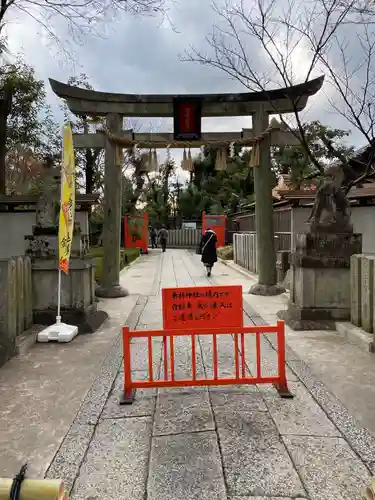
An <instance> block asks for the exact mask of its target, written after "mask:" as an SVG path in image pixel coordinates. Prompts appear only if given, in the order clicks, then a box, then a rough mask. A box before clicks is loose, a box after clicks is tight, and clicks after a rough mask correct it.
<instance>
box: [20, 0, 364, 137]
mask: <svg viewBox="0 0 375 500" xmlns="http://www.w3.org/2000/svg"><path fill="white" fill-rule="evenodd" d="M220 1H224V0H220ZM170 18H171V21H172V23H173V25H174V26H175V27H176V30H177V32H174V31H173V30H172V28H171V26H170V25H168V23H167V22H166V23H165V24H164V25H162V26H159V25H158V22H157V20H155V19H152V18H137V17H132V16H129V15H122V16H120V17H119V18H118V19H116V21H114V22H112V23H108V24H107V27H106V30H107V33H106V38H95V37H91V38H88V39H87V41H86V43H85V44H84V45H83V46H77V47H75V53H76V56H77V60H78V64H77V65H76V68H72V67H71V66H69V65H67V64H66V63H65V64H63V65H61V64H59V62H58V60H57V58H56V57H53V56H52V54H51V51H50V50H48V49H46V48H44V47H43V45H42V44H41V43H40V38H39V37H38V35H36V34H35V27H33V24H32V22H30V20H28V21H27V22H25V23H24V24H23V27H22V29H18V28H17V30H15V31H17V33H16V38H17V40H16V41H14V43H13V45H12V48H13V49H14V48H16V47H20V46H23V47H24V53H25V55H26V57H27V61H28V62H29V63H30V64H33V65H35V67H36V69H37V73H38V75H39V76H40V77H41V78H43V79H45V80H47V78H48V77H53V78H56V79H60V80H62V81H66V80H67V78H68V77H69V76H71V75H72V74H74V72H75V73H76V74H79V73H81V72H85V73H87V74H88V76H89V77H90V79H91V81H92V84H93V85H94V87H95V88H96V89H98V90H102V91H112V92H124V93H206V92H207V93H208V92H209V93H214V92H237V91H244V90H245V89H243V88H242V87H241V85H240V84H239V83H238V82H235V81H233V80H231V79H230V78H229V77H227V76H226V75H225V74H224V73H222V72H220V71H219V70H215V69H213V68H209V67H203V66H200V65H197V64H192V63H187V62H181V61H179V59H178V55H179V54H180V53H182V52H183V51H184V49H186V48H188V47H189V45H191V44H192V45H194V46H195V47H197V48H198V49H202V50H204V49H205V48H206V47H207V44H206V42H205V37H206V35H208V34H209V32H210V31H211V27H212V24H213V22H214V21H215V20H214V18H213V11H212V9H211V2H210V1H209V0H176V2H175V4H174V5H173V6H172V7H171V10H170ZM57 28H58V30H59V33H60V34H61V38H62V39H64V38H66V37H67V36H68V35H67V33H66V32H65V28H64V26H63V25H61V26H57ZM11 29H12V27H11ZM348 33H349V31H348ZM349 34H350V33H349ZM251 50H252V57H253V58H254V64H255V63H256V64H257V65H259V64H260V63H261V60H260V59H259V54H258V53H257V52H256V50H255V48H254V47H251V45H250V46H249V51H251ZM258 67H259V66H258ZM47 89H48V85H47ZM48 91H49V89H48ZM48 95H49V102H51V103H52V104H53V106H54V109H55V110H56V112H57V113H58V116H59V119H61V118H62V117H61V114H59V112H58V106H59V104H60V102H59V100H58V99H57V98H55V97H54V96H53V95H52V93H51V92H50V91H49V93H48ZM327 109H328V105H327V104H326V100H325V98H324V95H321V96H319V98H314V99H313V100H312V102H311V105H310V106H309V111H308V114H307V117H306V118H310V119H320V120H321V121H323V122H324V123H327V122H329V123H330V124H332V125H333V126H337V127H341V128H348V124H347V123H346V122H344V121H343V120H342V118H341V117H338V116H333V115H332V114H327ZM153 123H158V124H160V123H161V124H162V127H163V129H165V130H169V131H170V130H172V121H171V120H155V121H154V120H153ZM250 126H251V120H250V119H247V118H238V119H236V118H223V119H220V120H218V119H204V122H203V130H205V131H209V130H212V131H215V130H223V131H229V130H241V128H243V127H250ZM148 127H149V121H148V120H145V121H144V126H143V128H146V129H147V128H148ZM358 140H360V139H358Z"/></svg>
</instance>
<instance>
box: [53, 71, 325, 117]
mask: <svg viewBox="0 0 375 500" xmlns="http://www.w3.org/2000/svg"><path fill="white" fill-rule="evenodd" d="M49 81H50V84H51V87H52V90H53V92H54V93H55V94H56V95H57V96H58V97H60V98H62V99H65V100H66V101H67V104H68V106H69V108H70V110H71V111H72V112H73V113H76V114H85V113H87V114H90V113H91V114H92V115H99V116H100V115H105V114H108V113H119V114H123V115H125V116H140V117H141V116H148V117H152V116H155V117H156V116H160V117H165V116H173V100H174V99H175V98H183V97H186V98H188V97H194V98H198V99H201V102H202V116H245V115H249V114H251V113H254V112H255V111H256V110H257V106H258V105H259V103H263V104H266V105H268V107H269V109H266V110H267V111H269V112H270V113H271V112H272V111H273V112H276V111H277V112H289V111H292V109H291V100H293V101H294V102H295V104H296V106H297V108H298V109H299V110H302V109H303V108H304V107H305V106H306V103H307V100H308V98H309V97H310V96H312V95H314V94H316V93H317V92H318V91H319V90H320V88H321V87H322V85H323V81H324V76H320V77H318V78H315V79H314V80H310V81H308V82H304V83H301V84H298V85H294V86H292V87H287V88H278V89H273V90H267V91H260V92H245V93H226V94H185V95H181V94H120V93H112V92H99V91H95V90H88V89H83V88H80V87H75V86H72V85H67V84H65V83H62V82H58V81H56V80H53V79H50V80H49ZM271 103H273V105H271ZM266 107H267V106H266ZM275 109H276V111H275Z"/></svg>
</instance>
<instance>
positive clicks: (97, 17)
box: [0, 0, 175, 55]
mask: <svg viewBox="0 0 375 500" xmlns="http://www.w3.org/2000/svg"><path fill="white" fill-rule="evenodd" d="M167 4H168V1H167V0H0V35H3V33H4V28H5V25H6V22H7V20H8V18H9V15H10V14H11V12H17V11H19V12H22V13H24V14H26V15H27V16H29V17H30V18H31V19H33V20H34V21H35V22H36V24H37V25H39V27H40V28H41V31H42V32H43V34H45V35H47V37H48V38H49V39H50V40H51V41H53V43H54V44H55V45H56V46H58V47H60V48H61V49H62V50H63V51H64V52H65V53H66V54H67V55H68V54H69V49H66V44H67V41H66V40H64V43H62V42H61V41H60V34H59V32H58V30H57V29H56V24H57V23H55V21H56V20H57V21H58V20H63V21H64V22H65V24H66V28H67V30H68V33H69V36H70V37H71V38H72V40H73V41H74V42H75V43H77V44H79V43H83V42H84V40H85V39H86V38H87V36H89V35H95V36H99V37H103V36H104V31H103V28H105V26H106V23H107V22H109V21H110V20H112V19H115V18H117V17H118V16H119V14H121V13H122V12H126V13H128V14H131V15H135V16H154V17H158V18H159V19H160V22H161V23H162V22H163V21H165V20H167V21H168V22H169V23H170V25H171V26H172V28H173V29H175V28H174V26H173V24H172V21H171V19H170V17H169V15H168V6H167Z"/></svg>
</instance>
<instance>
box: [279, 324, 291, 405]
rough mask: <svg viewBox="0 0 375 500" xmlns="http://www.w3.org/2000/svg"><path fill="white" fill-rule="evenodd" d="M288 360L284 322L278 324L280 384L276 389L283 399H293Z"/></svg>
mask: <svg viewBox="0 0 375 500" xmlns="http://www.w3.org/2000/svg"><path fill="white" fill-rule="evenodd" d="M285 365H286V358H285V324H284V321H278V322H277V371H278V376H279V382H277V383H276V384H275V388H276V390H277V392H278V393H279V395H280V396H281V397H282V398H292V397H293V394H292V393H291V392H290V391H289V389H288V384H287V381H286V366H285Z"/></svg>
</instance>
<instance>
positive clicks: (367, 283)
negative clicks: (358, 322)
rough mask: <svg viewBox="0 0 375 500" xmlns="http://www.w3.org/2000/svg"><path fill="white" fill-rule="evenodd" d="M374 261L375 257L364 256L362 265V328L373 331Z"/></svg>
mask: <svg viewBox="0 0 375 500" xmlns="http://www.w3.org/2000/svg"><path fill="white" fill-rule="evenodd" d="M374 261H375V257H372V256H363V258H362V266H361V299H362V300H361V304H362V305H361V317H362V328H363V329H364V330H365V331H366V332H369V333H371V332H372V331H373V322H374V309H373V304H374Z"/></svg>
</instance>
